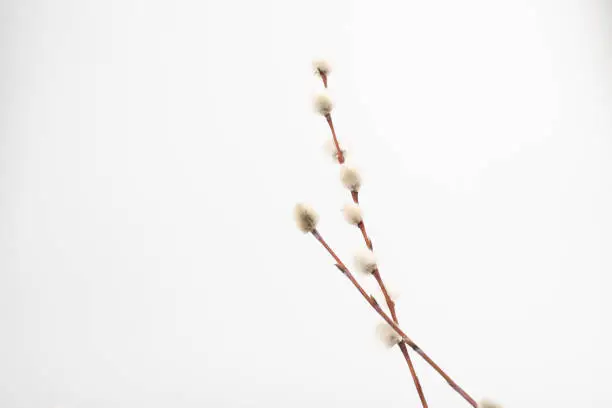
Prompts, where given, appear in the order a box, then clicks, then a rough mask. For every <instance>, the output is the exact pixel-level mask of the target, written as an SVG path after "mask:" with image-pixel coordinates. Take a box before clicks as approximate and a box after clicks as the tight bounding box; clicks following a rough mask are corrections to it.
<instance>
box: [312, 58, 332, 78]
mask: <svg viewBox="0 0 612 408" xmlns="http://www.w3.org/2000/svg"><path fill="white" fill-rule="evenodd" d="M312 69H313V70H314V73H315V74H317V75H319V76H320V75H329V73H330V72H331V66H330V65H329V62H328V61H327V60H324V59H322V58H317V59H314V60H313V61H312Z"/></svg>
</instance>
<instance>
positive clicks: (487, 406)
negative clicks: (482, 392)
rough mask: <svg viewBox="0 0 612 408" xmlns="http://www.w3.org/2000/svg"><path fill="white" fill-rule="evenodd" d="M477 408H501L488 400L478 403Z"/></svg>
mask: <svg viewBox="0 0 612 408" xmlns="http://www.w3.org/2000/svg"><path fill="white" fill-rule="evenodd" d="M478 408H502V406H501V405H500V404H498V403H496V402H493V401H491V400H489V399H483V400H481V401H480V402H479V403H478Z"/></svg>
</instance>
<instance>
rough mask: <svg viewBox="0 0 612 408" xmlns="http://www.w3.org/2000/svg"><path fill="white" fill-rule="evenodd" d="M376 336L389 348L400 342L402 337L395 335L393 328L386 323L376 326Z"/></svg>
mask: <svg viewBox="0 0 612 408" xmlns="http://www.w3.org/2000/svg"><path fill="white" fill-rule="evenodd" d="M376 334H377V335H378V338H379V339H380V340H381V341H382V342H383V344H384V345H385V346H387V347H389V348H390V347H393V346H395V345H397V344H399V343H400V342H401V341H402V336H400V335H399V334H397V332H396V331H395V330H394V329H393V327H391V326H390V325H389V324H388V323H386V322H383V323H379V324H378V326H376Z"/></svg>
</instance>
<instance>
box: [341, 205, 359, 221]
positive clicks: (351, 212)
mask: <svg viewBox="0 0 612 408" xmlns="http://www.w3.org/2000/svg"><path fill="white" fill-rule="evenodd" d="M342 214H344V219H345V220H346V222H348V223H349V224H352V225H359V223H360V222H361V221H363V216H362V214H361V208H360V207H359V205H357V204H355V203H349V204H346V205H345V206H344V208H343V209H342Z"/></svg>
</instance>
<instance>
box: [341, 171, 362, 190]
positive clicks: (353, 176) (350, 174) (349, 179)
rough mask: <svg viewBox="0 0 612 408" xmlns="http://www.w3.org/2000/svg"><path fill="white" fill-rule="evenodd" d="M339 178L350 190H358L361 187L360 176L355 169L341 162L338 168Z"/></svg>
mask: <svg viewBox="0 0 612 408" xmlns="http://www.w3.org/2000/svg"><path fill="white" fill-rule="evenodd" d="M340 180H341V181H342V184H343V185H344V187H346V188H348V189H349V190H351V191H359V189H360V188H361V176H360V175H359V172H358V171H357V169H355V168H353V167H350V166H347V165H346V164H343V165H342V166H341V168H340Z"/></svg>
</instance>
